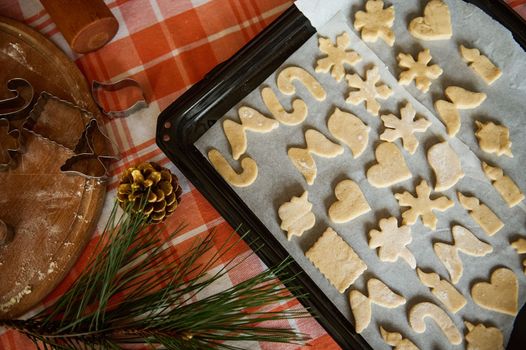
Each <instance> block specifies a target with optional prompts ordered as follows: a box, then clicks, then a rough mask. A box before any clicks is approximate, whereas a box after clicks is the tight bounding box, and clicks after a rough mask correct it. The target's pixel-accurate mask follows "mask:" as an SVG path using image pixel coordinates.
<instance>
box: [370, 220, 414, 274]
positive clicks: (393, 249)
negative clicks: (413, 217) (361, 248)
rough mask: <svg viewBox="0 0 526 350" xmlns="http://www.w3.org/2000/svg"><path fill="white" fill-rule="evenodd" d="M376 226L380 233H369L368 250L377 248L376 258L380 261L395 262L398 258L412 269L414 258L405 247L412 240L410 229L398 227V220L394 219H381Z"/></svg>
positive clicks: (376, 231)
mask: <svg viewBox="0 0 526 350" xmlns="http://www.w3.org/2000/svg"><path fill="white" fill-rule="evenodd" d="M378 226H380V231H378V230H371V231H369V248H371V249H376V248H379V249H378V258H379V259H380V260H381V261H388V262H395V261H397V260H398V258H402V259H404V260H405V261H406V262H407V263H408V264H409V266H411V268H413V269H414V268H415V267H416V260H415V256H414V255H413V253H411V251H410V250H409V249H407V247H406V245H408V244H409V243H411V241H412V240H413V237H412V236H411V227H409V226H406V225H402V226H400V227H398V220H397V219H396V218H395V217H390V218H388V219H381V220H380V222H379V223H378Z"/></svg>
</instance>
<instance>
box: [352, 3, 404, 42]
mask: <svg viewBox="0 0 526 350" xmlns="http://www.w3.org/2000/svg"><path fill="white" fill-rule="evenodd" d="M394 19H395V13H394V7H393V6H391V7H388V8H386V9H384V2H383V1H382V0H369V1H367V3H366V4H365V12H364V11H358V12H356V15H355V16H354V29H356V30H361V31H362V39H363V40H364V41H367V42H376V41H377V40H378V38H381V39H383V41H385V42H386V43H387V44H388V45H389V46H393V44H394V41H395V35H394V33H393V31H392V30H391V27H392V26H393V23H394Z"/></svg>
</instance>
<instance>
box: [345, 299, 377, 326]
mask: <svg viewBox="0 0 526 350" xmlns="http://www.w3.org/2000/svg"><path fill="white" fill-rule="evenodd" d="M349 304H350V305H351V311H352V315H353V317H354V330H355V331H356V333H361V332H363V330H364V329H366V328H367V327H368V326H369V323H370V322H371V315H372V308H371V301H370V300H369V298H368V297H366V296H365V295H363V294H362V293H360V292H359V291H357V290H351V291H350V293H349Z"/></svg>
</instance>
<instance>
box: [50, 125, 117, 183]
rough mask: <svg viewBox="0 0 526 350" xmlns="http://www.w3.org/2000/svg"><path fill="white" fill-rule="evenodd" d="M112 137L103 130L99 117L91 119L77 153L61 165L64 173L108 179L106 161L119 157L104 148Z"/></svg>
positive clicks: (76, 149)
mask: <svg viewBox="0 0 526 350" xmlns="http://www.w3.org/2000/svg"><path fill="white" fill-rule="evenodd" d="M108 143H112V141H111V139H110V138H109V137H108V136H107V135H106V134H104V133H103V132H102V130H101V129H100V127H99V123H98V122H97V119H95V118H93V119H91V120H90V121H89V123H88V124H87V125H86V128H85V129H84V132H83V133H82V136H81V138H80V140H79V142H78V144H77V146H76V147H75V155H74V156H72V157H71V158H69V159H67V160H66V162H65V163H64V164H63V165H62V166H61V167H60V170H61V171H62V172H63V173H69V174H75V175H80V176H84V177H86V178H90V179H106V178H108V176H109V171H108V167H107V165H106V162H107V161H109V160H111V159H119V157H118V156H116V155H113V154H106V153H105V152H104V148H105V147H106V145H107V144H108Z"/></svg>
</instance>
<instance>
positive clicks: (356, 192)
mask: <svg viewBox="0 0 526 350" xmlns="http://www.w3.org/2000/svg"><path fill="white" fill-rule="evenodd" d="M334 195H335V196H336V198H337V199H338V200H337V201H336V202H334V203H333V204H332V205H331V206H330V207H329V217H330V218H331V220H332V221H333V222H335V223H337V224H342V223H345V222H348V221H351V220H352V219H354V218H356V217H358V216H360V215H362V214H365V213H367V212H368V211H370V210H371V207H370V206H369V204H368V203H367V200H366V199H365V197H364V195H363V193H362V191H361V190H360V186H358V184H356V183H355V182H354V181H352V180H343V181H342V182H340V183H338V184H337V185H336V187H335V188H334Z"/></svg>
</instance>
